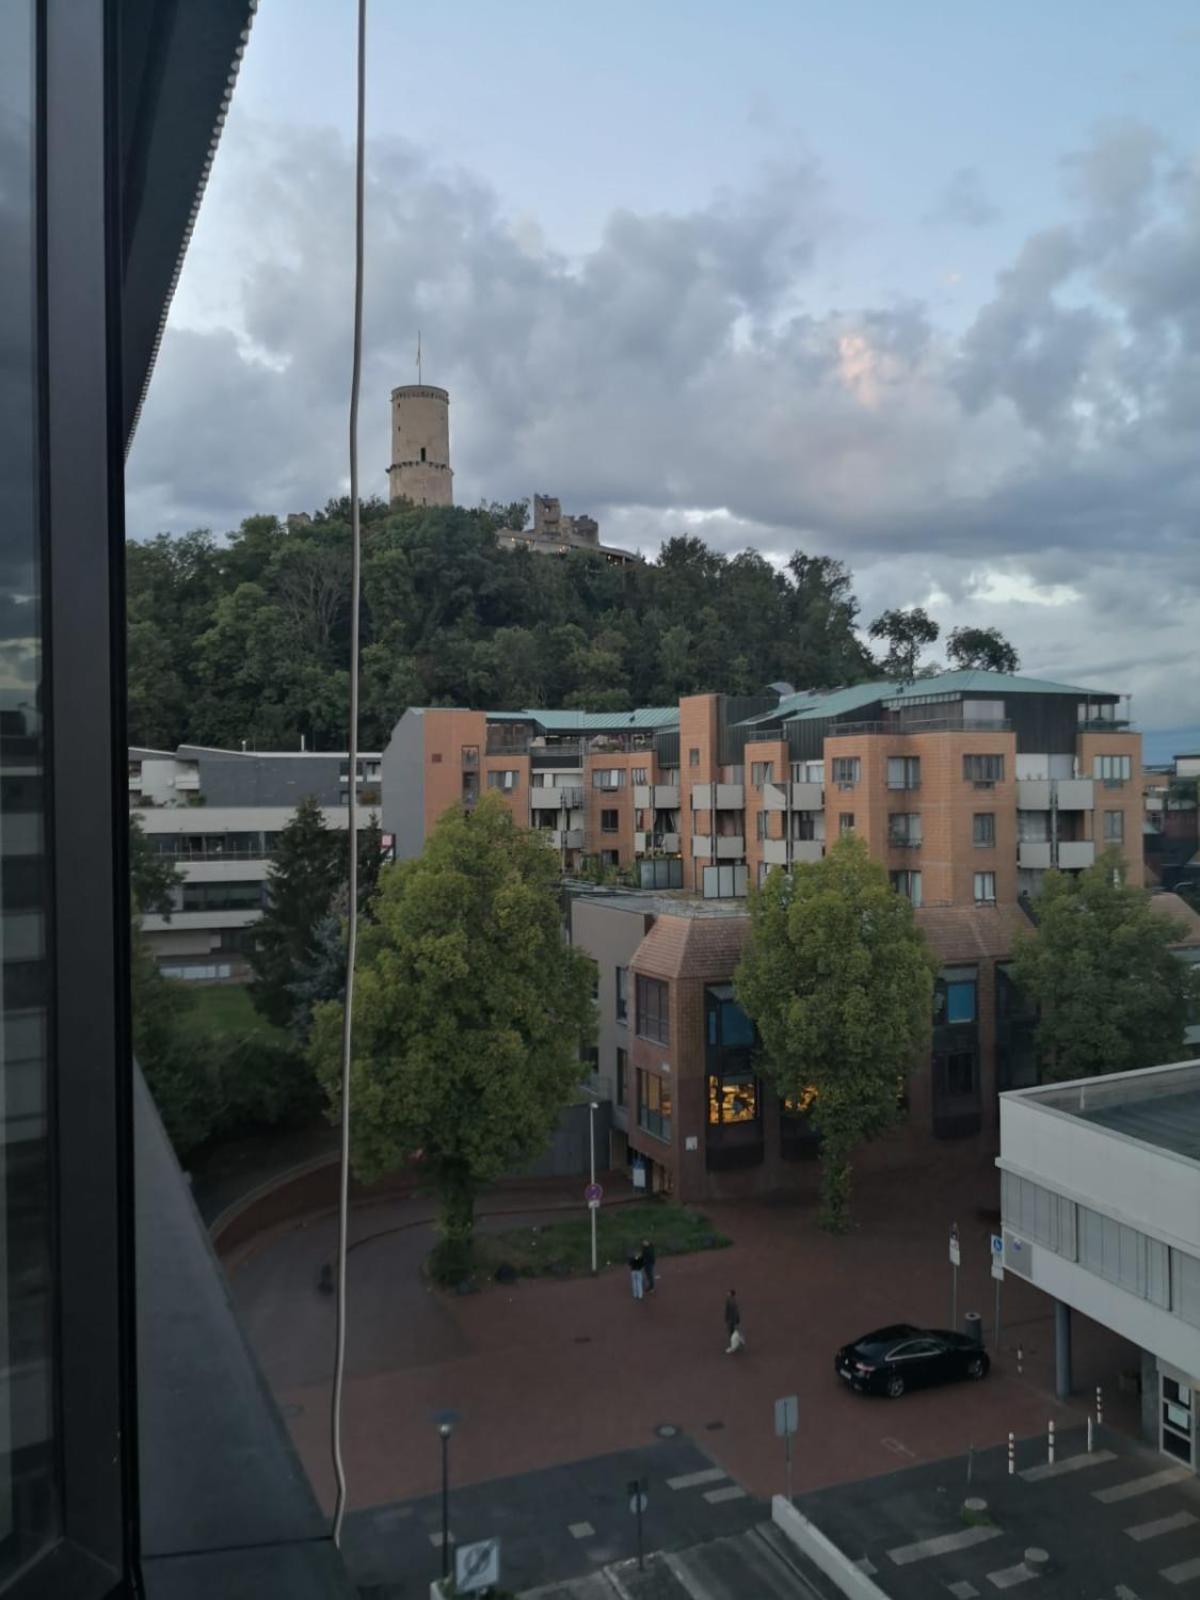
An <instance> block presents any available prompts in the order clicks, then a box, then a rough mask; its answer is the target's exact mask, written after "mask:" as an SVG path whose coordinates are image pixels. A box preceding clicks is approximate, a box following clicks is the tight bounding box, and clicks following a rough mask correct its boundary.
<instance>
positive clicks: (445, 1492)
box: [438, 1422, 454, 1580]
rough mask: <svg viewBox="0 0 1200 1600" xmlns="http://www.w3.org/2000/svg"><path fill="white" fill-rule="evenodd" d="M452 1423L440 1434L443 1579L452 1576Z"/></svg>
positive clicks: (442, 1427)
mask: <svg viewBox="0 0 1200 1600" xmlns="http://www.w3.org/2000/svg"><path fill="white" fill-rule="evenodd" d="M453 1432H454V1424H453V1423H452V1422H443V1423H442V1424H441V1425H440V1426H439V1428H438V1433H439V1435H440V1437H441V1441H442V1578H443V1580H445V1579H446V1578H448V1577H449V1576H450V1435H451V1434H452V1433H453Z"/></svg>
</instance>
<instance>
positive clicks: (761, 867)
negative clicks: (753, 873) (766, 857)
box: [758, 861, 772, 889]
mask: <svg viewBox="0 0 1200 1600" xmlns="http://www.w3.org/2000/svg"><path fill="white" fill-rule="evenodd" d="M771 871H772V864H771V862H769V861H760V862H759V863H758V887H759V888H760V889H761V888H762V886H763V884H764V883H766V881H767V879H768V877H770V875H771Z"/></svg>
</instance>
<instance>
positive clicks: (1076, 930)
mask: <svg viewBox="0 0 1200 1600" xmlns="http://www.w3.org/2000/svg"><path fill="white" fill-rule="evenodd" d="M1036 913H1037V931H1036V932H1033V931H1030V932H1029V933H1019V934H1018V937H1017V942H1016V947H1015V950H1014V958H1015V960H1014V964H1015V973H1016V979H1017V982H1018V984H1019V985H1020V986H1021V988H1022V989H1024V990H1025V992H1026V993H1027V994H1028V995H1029V996H1030V997H1031V998H1032V999H1033V1000H1034V1001H1036V1003H1037V1005H1038V1007H1039V1011H1040V1015H1039V1019H1038V1025H1037V1050H1038V1058H1039V1067H1040V1071H1041V1076H1042V1078H1043V1079H1044V1080H1046V1081H1049V1082H1057V1081H1059V1080H1062V1079H1068V1078H1088V1077H1092V1076H1093V1075H1094V1074H1096V1073H1102V1072H1131V1071H1133V1070H1135V1069H1136V1068H1138V1067H1152V1066H1155V1065H1156V1064H1157V1063H1159V1062H1162V1061H1178V1060H1181V1059H1182V1058H1183V1057H1184V1056H1185V1055H1186V1054H1187V1051H1186V1049H1185V1047H1184V1030H1185V1028H1186V1027H1187V1024H1188V1011H1189V1007H1190V1006H1194V1005H1195V1004H1196V1003H1197V1002H1198V1001H1200V975H1198V974H1197V973H1196V971H1195V969H1193V968H1191V967H1188V966H1186V965H1185V964H1184V963H1183V962H1182V961H1180V960H1179V959H1178V957H1177V956H1175V955H1174V954H1173V953H1172V950H1171V945H1172V944H1173V943H1176V942H1178V941H1179V940H1180V939H1182V938H1183V937H1184V933H1185V930H1184V929H1183V928H1182V927H1180V926H1178V925H1177V924H1175V923H1173V922H1171V921H1170V920H1169V919H1168V918H1166V917H1163V916H1160V915H1159V914H1158V913H1157V912H1156V911H1155V910H1154V909H1153V908H1152V906H1151V903H1150V896H1149V894H1148V893H1147V892H1146V891H1145V890H1144V889H1138V888H1135V887H1133V885H1131V884H1127V883H1126V882H1125V881H1124V872H1123V863H1122V860H1121V856H1120V853H1119V852H1118V851H1116V850H1107V851H1105V853H1104V854H1103V855H1102V856H1101V857H1100V859H1099V860H1098V861H1097V862H1096V864H1095V865H1094V866H1092V867H1089V868H1088V869H1087V871H1085V872H1082V873H1080V874H1079V876H1078V877H1071V876H1070V875H1068V874H1066V873H1061V872H1047V873H1046V876H1045V879H1044V881H1043V884H1042V892H1041V894H1040V895H1039V896H1038V899H1037V901H1036Z"/></svg>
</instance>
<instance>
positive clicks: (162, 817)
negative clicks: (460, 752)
mask: <svg viewBox="0 0 1200 1600" xmlns="http://www.w3.org/2000/svg"><path fill="white" fill-rule="evenodd" d="M381 766H382V757H381V756H379V755H371V754H360V756H359V764H358V779H357V784H356V790H357V795H358V802H359V809H358V821H359V824H360V826H361V825H365V824H366V823H367V822H368V821H369V820H370V818H371V817H372V816H373V815H374V816H378V815H379V810H380V802H381V791H380V775H381ZM349 795H350V762H349V757H348V756H347V755H346V754H345V753H344V752H342V753H340V754H339V753H337V752H319V753H318V752H314V751H268V752H252V751H239V750H211V749H206V748H204V747H203V746H200V745H181V746H180V747H179V749H178V750H176V751H164V750H144V749H131V750H130V752H129V805H130V811H131V812H134V813H136V815H137V817H138V820H139V821H140V823H141V827H142V832H143V833H144V834H145V836H146V838H147V840H148V841H149V844H150V847H151V849H153V850H154V851H156V852H157V853H158V854H160V855H162V856H163V857H164V858H165V859H166V860H169V861H170V862H171V863H172V864H174V865H175V866H177V867H178V868H179V870H180V871H181V873H182V875H183V882H182V883H181V884H180V886H179V887H178V888H177V889H176V890H175V891H174V899H175V906H174V909H173V910H172V911H171V914H170V915H169V916H164V915H160V914H158V913H147V914H146V915H144V916H143V918H142V931H143V932H144V933H145V935H146V937H147V940H148V942H149V945H150V948H151V950H152V952H153V953H154V955H155V957H156V959H157V961H158V963H159V966H160V968H161V969H162V971H163V972H164V973H166V974H167V975H168V976H171V977H176V978H185V979H191V980H195V981H205V982H222V981H233V980H237V979H240V978H244V977H245V976H246V975H247V971H248V969H247V967H246V949H247V941H248V936H249V930H250V929H251V928H252V927H253V925H254V924H255V923H256V922H257V921H258V920H259V918H260V917H261V916H262V913H263V907H264V906H265V904H266V893H267V877H268V869H269V867H270V863H271V856H272V853H273V851H274V848H275V843H276V841H277V839H278V837H279V834H280V833H281V832H282V831H283V829H284V828H285V827H286V826H287V824H288V823H289V822H290V821H291V820H292V818H293V817H294V816H295V813H296V807H297V806H298V805H299V804H300V802H301V800H303V799H305V798H306V797H308V796H312V797H313V798H314V799H315V800H317V801H318V802H319V803H320V805H321V808H322V814H323V816H324V818H325V822H326V825H327V826H328V827H331V828H345V827H347V826H348V824H349V811H348V801H349Z"/></svg>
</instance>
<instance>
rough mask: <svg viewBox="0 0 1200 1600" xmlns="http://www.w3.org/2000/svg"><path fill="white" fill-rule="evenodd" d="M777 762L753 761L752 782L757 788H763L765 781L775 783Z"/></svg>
mask: <svg viewBox="0 0 1200 1600" xmlns="http://www.w3.org/2000/svg"><path fill="white" fill-rule="evenodd" d="M774 781H775V763H774V762H773V761H752V762H751V763H750V782H751V784H752V785H753V786H754V788H756V789H761V788H762V786H763V784H764V783H774Z"/></svg>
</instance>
